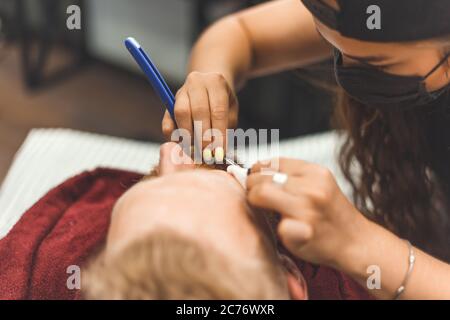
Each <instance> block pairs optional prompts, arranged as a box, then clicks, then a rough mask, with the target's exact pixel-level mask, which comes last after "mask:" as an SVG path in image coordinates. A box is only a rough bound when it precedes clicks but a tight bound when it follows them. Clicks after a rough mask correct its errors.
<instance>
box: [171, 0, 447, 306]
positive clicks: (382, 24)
mask: <svg viewBox="0 0 450 320" xmlns="http://www.w3.org/2000/svg"><path fill="white" fill-rule="evenodd" d="M373 5H376V6H375V7H374V6H373ZM369 6H371V8H369ZM371 10H372V11H371ZM373 10H374V11H373ZM371 12H373V13H374V14H378V16H373V17H372V16H371V14H370V13H371ZM369 18H371V19H372V18H373V19H375V20H373V21H369V20H368V19H369ZM377 18H378V19H379V21H376V19H377ZM449 53H450V2H449V1H448V0H434V1H428V0H396V1H392V0H378V1H377V0H375V1H373V0H371V1H366V0H303V1H300V0H277V1H271V2H268V3H266V4H263V5H260V6H257V7H254V8H251V9H248V10H246V11H243V12H239V13H236V14H233V15H231V16H228V17H225V18H224V19H222V20H220V21H218V22H217V23H215V24H214V25H213V26H212V27H210V28H209V29H208V30H207V31H206V32H205V33H204V34H203V35H202V36H201V38H200V39H199V40H198V42H197V44H196V45H195V47H194V49H193V52H192V56H191V60H190V67H189V68H190V71H191V73H190V74H189V76H188V77H187V80H186V82H185V84H184V85H183V87H182V88H181V89H180V90H179V91H178V93H177V96H176V106H175V116H176V121H177V125H178V127H181V128H184V129H187V130H189V131H191V132H192V131H193V122H194V121H201V122H202V127H203V130H208V129H210V128H214V129H218V130H221V132H225V130H226V129H227V128H232V127H234V126H235V125H236V118H237V114H238V104H237V100H236V96H235V92H236V90H237V88H239V87H241V86H242V85H244V83H245V81H246V80H247V79H249V78H251V77H256V76H261V75H267V74H270V73H274V72H279V71H282V70H288V69H294V68H299V67H302V66H306V65H308V64H311V63H314V62H318V61H320V60H323V59H326V58H329V57H330V55H333V56H334V62H335V63H334V68H335V73H336V78H337V82H338V84H339V85H340V87H342V89H343V94H342V99H340V100H341V102H340V104H339V106H338V107H337V110H336V115H337V117H338V119H339V121H340V125H341V127H342V128H343V129H345V133H346V136H347V141H346V143H345V144H344V145H343V147H342V150H341V154H340V162H341V168H342V170H343V172H344V173H345V175H346V177H347V179H348V180H349V181H350V182H351V184H352V186H353V189H354V196H355V205H354V204H352V203H351V202H349V201H348V200H347V199H346V197H345V196H344V195H343V193H342V192H341V190H340V189H339V187H338V186H337V184H336V182H335V179H334V177H333V175H332V174H331V173H330V172H329V171H328V170H326V169H325V168H322V167H320V166H318V165H315V164H311V163H307V162H304V161H301V160H293V159H280V162H279V163H280V167H279V173H278V174H276V175H275V176H273V177H272V176H267V175H263V174H261V169H262V167H263V166H262V165H260V164H256V165H255V166H254V167H253V168H252V174H251V175H250V177H249V179H248V182H247V186H248V200H249V202H250V203H251V204H253V205H255V206H258V207H262V208H266V209H272V210H276V211H277V212H279V213H280V214H281V215H282V220H281V223H280V225H279V228H278V233H279V236H280V238H281V240H282V241H283V243H284V245H285V246H286V247H287V248H288V249H289V250H290V251H291V252H292V253H293V254H295V255H297V256H298V257H299V258H302V259H305V260H308V261H310V262H314V263H319V264H323V265H328V266H331V267H333V268H336V269H338V270H340V271H342V272H344V273H347V274H348V275H350V276H352V277H353V278H354V279H355V280H357V281H358V282H359V283H360V284H361V285H363V286H364V287H366V282H367V278H368V276H369V275H370V274H368V271H369V272H370V270H376V269H370V267H373V266H375V268H379V270H380V271H381V275H382V277H381V289H376V290H370V293H372V294H373V295H374V296H375V297H377V298H382V299H389V298H401V299H420V298H425V299H432V298H437V299H439V298H448V299H450V265H449V264H448V262H450V93H449V92H450V85H449V83H450V77H449V73H450V66H449V61H450V59H449ZM162 126H163V131H164V132H165V134H167V135H170V133H171V132H172V131H173V129H174V128H175V125H174V123H173V121H172V120H171V119H170V116H169V115H168V114H166V115H165V118H164V120H163V125H162ZM217 147H218V148H219V149H216V150H215V152H216V153H217V154H221V153H223V149H221V146H217ZM213 152H214V150H205V151H204V156H205V157H211V154H212V153H213ZM355 167H356V170H355ZM368 268H369V269H368ZM368 290H369V289H368Z"/></svg>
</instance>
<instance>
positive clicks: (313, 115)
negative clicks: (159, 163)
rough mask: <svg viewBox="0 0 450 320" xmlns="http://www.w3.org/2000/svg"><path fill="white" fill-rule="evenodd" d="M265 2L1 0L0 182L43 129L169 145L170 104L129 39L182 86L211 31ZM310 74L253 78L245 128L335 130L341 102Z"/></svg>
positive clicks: (293, 132) (245, 102) (244, 96)
mask: <svg viewBox="0 0 450 320" xmlns="http://www.w3.org/2000/svg"><path fill="white" fill-rule="evenodd" d="M262 2H264V1H246V0H152V1H147V0H129V1H123V0H72V1H66V0H0V181H1V180H2V179H3V177H4V174H5V173H6V171H7V169H8V167H9V165H10V163H11V161H12V158H13V155H14V154H15V152H16V151H17V150H18V148H19V147H20V145H21V143H22V142H23V140H24V138H25V137H26V134H27V133H28V132H29V130H30V129H32V128H36V127H64V128H73V129H77V130H83V131H89V132H96V133H101V134H108V135H113V136H120V137H126V138H131V139H138V140H144V141H155V142H159V141H162V135H161V132H160V122H161V117H162V114H163V109H162V107H161V104H160V103H159V100H158V98H157V97H156V96H155V95H154V93H153V92H152V89H151V87H150V85H149V84H148V83H147V81H146V79H145V78H144V77H143V75H142V74H141V72H140V71H139V70H138V69H137V67H136V66H135V63H134V61H133V60H132V59H131V57H130V56H129V54H128V52H127V51H126V50H125V49H124V47H123V44H122V43H123V40H124V39H125V38H126V37H128V36H134V37H135V38H136V39H138V40H139V42H140V43H141V44H142V45H143V46H144V47H145V48H146V50H147V51H148V52H149V54H150V55H151V56H152V59H153V60H154V61H155V63H156V64H157V65H158V67H159V68H160V70H161V72H162V73H163V75H164V77H165V78H166V79H167V80H168V81H169V82H170V86H171V87H172V89H173V90H174V91H176V89H177V88H178V87H179V86H180V85H181V84H182V83H183V81H184V77H185V70H186V69H185V67H186V62H187V60H188V56H189V50H190V47H191V46H192V44H193V42H194V41H195V39H196V38H197V37H198V35H199V34H200V33H201V32H202V30H204V29H205V28H206V27H207V26H208V25H210V24H211V23H212V22H214V21H215V20H216V19H218V18H220V17H221V16H224V15H226V14H228V13H231V12H235V11H238V10H241V9H243V8H246V7H249V6H252V5H256V4H258V3H262ZM69 5H77V6H79V8H80V9H81V19H82V20H81V22H82V24H81V26H82V27H81V30H68V28H67V27H66V20H67V18H68V16H69V14H68V13H67V8H68V6H69ZM324 64H325V66H326V65H327V64H328V62H325V63H324ZM321 69H325V68H321ZM310 76H311V72H305V71H293V72H286V73H282V74H278V75H275V76H270V77H265V78H261V79H255V80H252V81H250V82H249V83H248V85H247V87H246V88H245V89H244V90H242V91H241V92H240V93H239V101H240V107H241V113H240V124H239V125H240V127H242V128H250V127H251V128H278V129H280V136H281V138H290V137H296V136H301V135H305V134H310V133H316V132H321V131H325V130H328V129H329V128H330V126H329V122H330V121H329V118H330V112H331V106H332V102H333V99H332V96H331V95H330V94H329V93H327V92H326V91H324V90H321V89H319V88H317V87H315V86H314V85H312V84H311V81H310V80H309V79H308V78H309V77H310ZM322 78H323V79H325V80H329V79H330V78H331V75H330V74H323V75H322Z"/></svg>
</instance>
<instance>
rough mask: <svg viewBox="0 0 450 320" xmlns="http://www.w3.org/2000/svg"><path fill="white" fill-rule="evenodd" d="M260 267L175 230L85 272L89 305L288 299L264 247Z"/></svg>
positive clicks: (276, 261)
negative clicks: (94, 302) (96, 301)
mask: <svg viewBox="0 0 450 320" xmlns="http://www.w3.org/2000/svg"><path fill="white" fill-rule="evenodd" d="M261 247H262V250H261V253H260V254H259V256H260V257H259V258H260V259H259V260H260V261H259V260H258V262H260V263H258V264H257V265H252V266H250V265H246V264H245V263H241V262H240V261H232V259H231V258H227V257H225V256H224V255H221V254H220V253H219V252H216V251H214V250H213V249H210V248H207V247H206V246H203V245H202V244H201V243H198V242H197V241H194V240H193V239H189V238H187V237H184V236H181V235H179V234H177V233H176V232H174V231H172V230H161V231H159V232H155V233H152V234H150V235H148V236H147V237H145V238H142V239H139V240H136V241H135V242H133V243H132V244H130V245H129V246H128V247H126V248H125V249H123V250H122V251H121V252H120V253H119V254H117V255H115V256H114V257H113V258H111V259H108V260H107V259H105V254H104V252H102V253H100V254H99V255H98V256H97V257H96V258H94V260H93V261H92V262H91V263H90V264H89V266H88V268H87V269H86V270H84V271H83V275H82V290H83V293H84V296H85V297H86V298H87V299H158V300H159V299H161V300H178V299H215V300H216V299H219V300H220V299H239V300H240V299H288V298H289V294H288V289H287V284H286V277H285V275H284V271H283V267H282V265H281V261H280V260H279V259H278V258H277V257H276V258H275V257H274V255H273V254H271V253H270V251H269V250H268V248H267V247H266V245H265V244H264V242H262V245H261Z"/></svg>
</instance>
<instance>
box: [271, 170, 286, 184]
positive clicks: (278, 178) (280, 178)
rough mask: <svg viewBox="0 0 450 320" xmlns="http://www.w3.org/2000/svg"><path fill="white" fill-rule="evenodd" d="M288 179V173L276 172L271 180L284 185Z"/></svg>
mask: <svg viewBox="0 0 450 320" xmlns="http://www.w3.org/2000/svg"><path fill="white" fill-rule="evenodd" d="M287 181H288V175H287V174H285V173H280V172H277V173H275V174H274V175H273V176H272V182H273V183H274V184H276V185H279V186H284V185H285V184H286V182H287Z"/></svg>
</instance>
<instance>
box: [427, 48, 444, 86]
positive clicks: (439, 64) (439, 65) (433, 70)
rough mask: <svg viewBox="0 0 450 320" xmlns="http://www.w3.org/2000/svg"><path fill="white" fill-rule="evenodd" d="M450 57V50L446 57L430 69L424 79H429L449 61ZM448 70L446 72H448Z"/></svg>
mask: <svg viewBox="0 0 450 320" xmlns="http://www.w3.org/2000/svg"><path fill="white" fill-rule="evenodd" d="M449 57H450V52H449V53H447V54H446V55H445V57H444V58H443V59H442V60H441V61H440V62H439V63H438V64H437V65H436V66H435V67H434V68H433V69H432V70H431V71H430V72H428V73H427V74H426V76H425V77H423V80H424V81H425V80H427V79H428V77H429V76H431V75H432V74H433V73H435V72H436V70H437V69H439V68H440V67H441V66H442V65H443V64H444V63H445V62H447V60H448V58H449ZM447 73H448V71H447V72H446V74H447Z"/></svg>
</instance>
